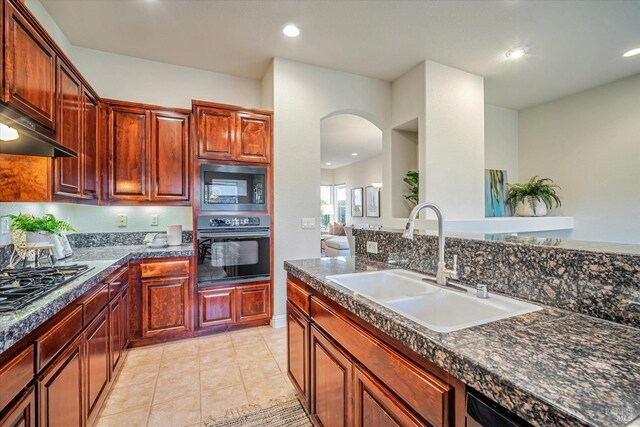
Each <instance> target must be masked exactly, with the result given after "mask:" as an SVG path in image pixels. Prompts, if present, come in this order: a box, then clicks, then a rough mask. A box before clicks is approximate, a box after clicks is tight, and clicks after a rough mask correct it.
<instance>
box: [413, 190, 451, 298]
mask: <svg viewBox="0 0 640 427" xmlns="http://www.w3.org/2000/svg"><path fill="white" fill-rule="evenodd" d="M425 208H429V209H431V210H433V211H434V212H435V213H436V217H437V218H438V271H437V273H436V283H437V284H438V285H443V286H447V284H448V283H449V279H458V278H459V275H458V256H457V255H454V256H453V268H452V269H448V268H447V264H446V263H445V261H444V247H445V240H444V221H443V219H442V210H441V209H440V208H439V207H438V205H436V204H435V203H429V202H424V203H420V204H418V205H417V206H416V207H415V208H413V210H412V211H411V215H409V221H407V226H406V227H405V229H404V233H402V237H404V238H405V239H409V240H413V234H414V229H415V222H416V218H418V214H419V213H420V211H421V210H422V209H425Z"/></svg>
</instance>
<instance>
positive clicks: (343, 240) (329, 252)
mask: <svg viewBox="0 0 640 427" xmlns="http://www.w3.org/2000/svg"><path fill="white" fill-rule="evenodd" d="M367 227H369V224H353V225H352V226H345V227H343V229H344V235H339V234H338V235H336V234H324V235H323V237H324V240H323V242H322V250H323V252H324V256H327V257H336V256H350V255H353V252H354V250H355V240H354V238H353V229H354V228H367ZM330 231H333V230H331V229H330ZM338 231H339V230H338Z"/></svg>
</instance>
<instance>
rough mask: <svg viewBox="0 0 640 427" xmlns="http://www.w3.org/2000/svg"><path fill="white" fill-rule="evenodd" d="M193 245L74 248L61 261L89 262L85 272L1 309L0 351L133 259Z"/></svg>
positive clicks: (180, 252) (179, 252)
mask: <svg viewBox="0 0 640 427" xmlns="http://www.w3.org/2000/svg"><path fill="white" fill-rule="evenodd" d="M193 254H194V251H193V245H192V244H184V245H181V246H171V247H166V248H162V249H150V248H147V247H146V246H143V245H140V246H105V247H87V248H76V249H74V252H73V256H72V257H71V258H68V259H64V260H61V261H60V262H59V263H58V264H86V265H88V266H89V267H90V270H89V271H87V272H86V273H85V274H83V275H82V276H80V277H78V278H76V279H74V280H73V281H71V282H69V283H67V284H65V285H64V286H61V287H59V288H57V289H56V290H54V291H53V292H51V293H48V294H47V295H45V296H43V297H42V298H40V299H38V300H37V301H35V302H33V303H31V304H29V305H28V306H26V307H24V308H22V309H21V310H18V311H16V312H13V313H0V354H1V353H2V352H4V351H5V350H7V349H8V348H9V347H11V346H12V345H13V344H15V343H16V342H18V341H19V340H20V339H21V338H23V337H25V336H26V335H28V334H29V333H30V332H31V331H33V330H34V329H36V328H37V327H38V326H40V325H41V324H43V323H44V322H45V321H47V320H48V319H50V318H51V317H53V316H54V315H55V314H56V313H58V312H59V311H60V310H62V309H63V308H64V307H66V306H67V305H69V304H70V303H71V302H72V301H73V300H75V299H76V298H78V297H80V296H81V295H82V294H84V293H85V292H87V291H88V290H90V289H91V288H92V287H94V286H95V285H96V284H98V283H99V282H101V281H102V280H104V279H105V278H107V277H108V276H109V275H110V274H112V273H113V272H114V271H116V270H117V269H118V268H119V267H120V266H122V265H124V264H126V263H127V262H128V261H130V260H133V259H143V258H166V257H188V256H193Z"/></svg>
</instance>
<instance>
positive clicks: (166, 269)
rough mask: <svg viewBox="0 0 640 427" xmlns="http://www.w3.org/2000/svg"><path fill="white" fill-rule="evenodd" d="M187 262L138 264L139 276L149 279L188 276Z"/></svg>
mask: <svg viewBox="0 0 640 427" xmlns="http://www.w3.org/2000/svg"><path fill="white" fill-rule="evenodd" d="M188 275H189V261H188V260H181V261H163V262H147V263H144V264H140V276H141V277H142V278H143V279H146V278H149V277H168V276H188Z"/></svg>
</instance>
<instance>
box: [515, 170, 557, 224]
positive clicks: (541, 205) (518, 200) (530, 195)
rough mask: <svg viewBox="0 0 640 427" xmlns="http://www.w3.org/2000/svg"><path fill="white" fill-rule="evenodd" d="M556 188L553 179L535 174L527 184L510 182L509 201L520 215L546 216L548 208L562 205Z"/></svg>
mask: <svg viewBox="0 0 640 427" xmlns="http://www.w3.org/2000/svg"><path fill="white" fill-rule="evenodd" d="M556 188H560V187H558V186H557V185H555V184H554V183H553V181H552V180H551V179H549V178H538V177H537V176H534V177H532V178H531V179H530V180H529V182H527V183H526V184H509V196H508V197H507V201H508V202H509V203H510V204H511V208H512V209H513V210H514V211H515V213H516V215H518V216H545V215H546V214H547V209H551V208H553V207H559V206H561V205H562V203H561V202H560V198H559V197H558V195H557V194H556Z"/></svg>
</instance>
